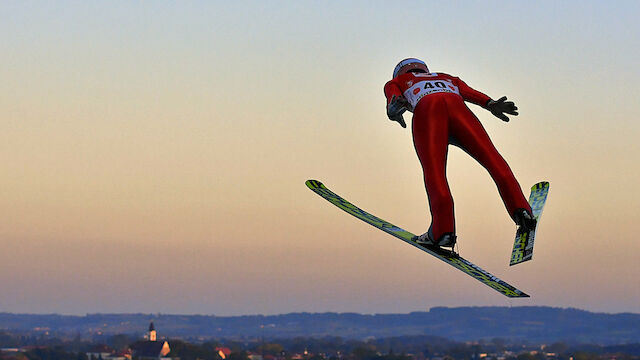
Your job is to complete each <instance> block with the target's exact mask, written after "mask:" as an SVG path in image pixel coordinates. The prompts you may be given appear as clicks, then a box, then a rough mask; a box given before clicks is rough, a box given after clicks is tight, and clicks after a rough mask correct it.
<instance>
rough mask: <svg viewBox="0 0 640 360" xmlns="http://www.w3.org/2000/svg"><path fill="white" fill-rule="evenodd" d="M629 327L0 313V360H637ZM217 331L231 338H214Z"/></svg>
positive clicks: (639, 347) (557, 318)
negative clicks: (226, 329) (417, 331)
mask: <svg viewBox="0 0 640 360" xmlns="http://www.w3.org/2000/svg"><path fill="white" fill-rule="evenodd" d="M534 313H535V314H537V315H536V316H537V319H538V320H537V321H532V320H531V319H530V317H531V316H532V314H534ZM514 315H518V316H519V317H521V318H524V319H525V320H524V321H522V320H521V319H514V318H513V316H514ZM505 316H506V317H507V320H505V321H499V319H502V318H504V317H505ZM145 318H146V319H145ZM150 318H151V319H150ZM639 319H640V317H639V316H638V315H637V314H617V315H610V314H594V313H589V312H585V311H582V310H575V309H555V308H540V307H530V308H524V307H523V308H516V309H515V312H514V309H512V308H451V309H449V308H436V309H431V310H430V311H429V312H427V313H412V314H395V315H394V314H387V315H361V314H335V313H324V314H307V313H302V314H286V315H275V316H261V315H255V316H241V317H225V318H219V317H214V316H197V315H160V314H155V315H151V314H146V315H145V314H129V315H127V314H120V315H119V314H112V315H99V314H94V315H87V316H81V317H78V316H63V315H19V314H7V313H0V360H59V359H60V360H62V359H65V360H67V359H70V360H134V359H135V360H138V359H139V360H149V359H156V360H197V359H199V360H640V336H638V334H639V333H640V321H638V320H639ZM591 321H594V322H591ZM189 324H191V325H189ZM205 324H206V326H205ZM212 324H213V325H212ZM418 325H420V326H418ZM222 327H225V328H232V329H233V331H231V330H228V331H230V332H228V333H227V334H232V335H228V336H219V334H220V333H224V331H223V328H222ZM198 329H206V330H198ZM243 329H244V330H243ZM368 329H369V330H368ZM416 329H420V331H421V333H416ZM438 329H440V331H438ZM367 334H369V335H367ZM370 334H377V335H376V336H372V335H370ZM380 334H384V335H380ZM496 334H502V335H501V336H496Z"/></svg>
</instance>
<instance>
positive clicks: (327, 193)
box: [306, 180, 529, 298]
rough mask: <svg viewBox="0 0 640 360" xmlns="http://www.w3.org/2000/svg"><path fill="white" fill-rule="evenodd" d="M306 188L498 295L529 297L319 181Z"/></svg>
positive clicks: (313, 181) (311, 181)
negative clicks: (352, 201) (419, 239)
mask: <svg viewBox="0 0 640 360" xmlns="http://www.w3.org/2000/svg"><path fill="white" fill-rule="evenodd" d="M306 184H307V187H309V189H311V190H313V191H314V192H315V193H316V194H318V195H320V196H322V197H323V198H325V199H326V200H328V201H329V202H330V203H332V204H333V205H335V206H337V207H339V208H340V209H342V210H344V211H346V212H347V213H349V214H351V215H353V216H355V217H357V218H358V219H360V220H362V221H364V222H366V223H368V224H370V225H373V226H375V227H377V228H378V229H380V230H382V231H384V232H386V233H388V234H390V235H393V236H395V237H397V238H398V239H400V240H402V241H405V242H407V243H409V244H411V245H413V246H415V247H417V248H418V249H420V250H422V251H425V252H427V253H429V254H431V255H433V256H435V257H437V258H438V259H440V260H442V261H444V262H445V263H447V264H449V265H451V266H453V267H455V268H457V269H459V270H460V271H462V272H464V273H465V274H467V275H469V276H471V277H473V278H475V279H476V280H478V281H480V282H482V283H483V284H485V285H487V286H489V287H491V288H493V289H494V290H496V291H498V292H499V293H501V294H503V295H505V296H508V297H511V298H517V297H529V295H527V294H525V293H524V292H522V291H520V290H518V289H516V288H515V287H513V286H511V285H509V284H507V283H506V282H504V281H502V280H500V279H498V278H497V277H495V276H493V275H491V274H490V273H488V272H487V271H485V270H483V269H481V268H480V267H478V266H477V265H475V264H473V263H472V262H470V261H469V260H465V259H463V258H462V257H460V256H459V255H457V254H455V253H452V252H449V251H447V250H443V249H440V248H439V247H426V246H422V245H419V244H418V243H416V242H415V241H414V240H413V238H414V237H415V235H414V234H412V233H410V232H408V231H406V230H404V229H401V228H399V227H397V226H395V225H393V224H391V223H389V222H387V221H385V220H382V219H380V218H379V217H377V216H374V215H372V214H369V213H368V212H366V211H364V210H362V209H360V208H359V207H357V206H355V205H353V204H352V203H350V202H349V201H347V200H345V199H344V198H342V197H341V196H339V195H337V194H336V193H334V192H333V191H331V190H329V189H328V188H327V187H326V186H324V185H323V184H322V183H321V182H320V181H317V180H307V182H306Z"/></svg>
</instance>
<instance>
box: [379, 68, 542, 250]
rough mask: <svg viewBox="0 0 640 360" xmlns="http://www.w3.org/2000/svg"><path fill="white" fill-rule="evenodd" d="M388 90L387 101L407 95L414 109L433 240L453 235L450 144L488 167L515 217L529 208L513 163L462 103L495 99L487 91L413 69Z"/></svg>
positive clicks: (453, 78)
mask: <svg viewBox="0 0 640 360" xmlns="http://www.w3.org/2000/svg"><path fill="white" fill-rule="evenodd" d="M384 93H385V96H386V97H387V104H388V103H389V102H390V101H391V98H392V96H393V95H396V96H404V97H405V98H406V99H407V101H408V102H409V107H410V108H409V111H412V112H413V121H412V129H413V143H414V146H415V149H416V152H417V154H418V159H420V163H421V164H422V170H423V172H424V183H425V187H426V189H427V196H428V198H429V208H430V211H431V218H432V223H431V228H430V229H431V231H432V235H433V238H434V239H436V240H437V239H439V238H440V237H441V236H442V235H443V234H446V233H454V234H455V219H454V211H453V198H452V196H451V191H450V190H449V184H448V183H447V178H446V164H447V151H448V145H449V144H452V145H455V146H458V147H459V148H461V149H462V150H464V151H465V152H467V153H468V154H469V155H471V156H472V157H473V158H474V159H475V160H476V161H478V162H479V163H480V164H481V165H482V166H484V167H485V168H486V169H487V170H488V171H489V174H490V175H491V177H492V178H493V181H494V182H495V183H496V185H497V186H498V191H499V192H500V196H501V197H502V201H503V202H504V204H505V206H506V208H507V211H508V212H509V215H510V216H511V217H512V218H513V213H514V212H515V210H516V209H518V208H522V209H526V210H528V211H531V207H530V206H529V203H528V202H527V200H526V199H525V197H524V195H523V194H522V189H521V188H520V185H519V184H518V181H517V180H516V178H515V176H514V175H513V172H512V171H511V169H510V168H509V165H508V164H507V162H506V161H505V160H504V159H503V158H502V156H501V155H500V154H499V153H498V150H496V148H495V146H494V145H493V143H492V142H491V140H490V139H489V136H488V135H487V132H486V131H485V129H484V127H483V126H482V124H481V123H480V121H479V120H478V118H477V117H476V116H475V115H474V114H473V113H472V112H471V110H469V108H468V107H467V105H466V104H465V103H464V102H465V101H469V102H471V103H474V104H476V105H480V106H482V107H485V106H486V104H487V102H488V101H489V100H491V99H490V98H489V97H488V96H487V95H485V94H483V93H481V92H479V91H476V90H474V89H472V88H471V87H469V86H468V85H467V84H465V83H464V81H462V80H460V79H459V78H457V77H454V76H450V75H447V74H442V73H431V74H428V73H415V72H409V73H406V74H402V75H399V76H398V77H396V78H394V79H393V80H391V81H389V82H387V83H386V84H385V86H384Z"/></svg>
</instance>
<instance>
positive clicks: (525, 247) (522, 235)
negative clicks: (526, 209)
mask: <svg viewBox="0 0 640 360" xmlns="http://www.w3.org/2000/svg"><path fill="white" fill-rule="evenodd" d="M548 194H549V182H548V181H541V182H539V183H537V184H535V185H533V186H532V187H531V194H530V195H529V204H530V205H531V211H532V212H533V217H534V218H535V219H536V227H535V229H533V230H531V231H520V230H518V231H517V232H516V238H515V241H514V243H513V250H512V252H511V261H510V262H509V265H511V266H513V265H516V264H520V263H523V262H525V261H529V260H531V259H532V258H533V244H534V241H535V236H536V231H537V230H538V226H539V225H540V218H541V217H542V210H543V209H544V205H545V203H546V201H547V195H548Z"/></svg>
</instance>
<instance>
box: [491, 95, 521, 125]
mask: <svg viewBox="0 0 640 360" xmlns="http://www.w3.org/2000/svg"><path fill="white" fill-rule="evenodd" d="M505 100H507V97H506V96H503V97H501V98H500V99H498V100H489V102H488V103H487V109H488V110H489V111H491V113H492V114H493V115H495V116H496V117H497V118H499V119H500V120H502V121H505V122H508V121H509V118H508V117H507V115H505V114H504V113H507V114H509V115H518V111H517V110H518V107H517V106H516V104H514V103H513V101H505Z"/></svg>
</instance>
